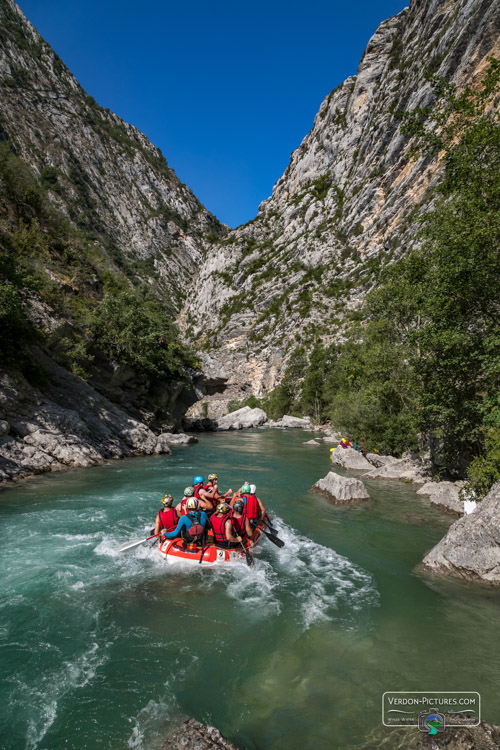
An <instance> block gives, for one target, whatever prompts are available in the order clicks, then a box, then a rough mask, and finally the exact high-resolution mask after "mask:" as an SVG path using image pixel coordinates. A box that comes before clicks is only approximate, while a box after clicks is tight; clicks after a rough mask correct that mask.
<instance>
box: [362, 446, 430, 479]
mask: <svg viewBox="0 0 500 750" xmlns="http://www.w3.org/2000/svg"><path fill="white" fill-rule="evenodd" d="M363 477H364V478H365V479H399V480H401V481H407V482H413V484H425V482H427V481H428V479H429V470H428V468H427V466H426V465H425V464H424V463H423V461H422V460H421V459H420V458H419V457H418V456H417V455H416V454H410V453H408V454H405V455H403V457H402V458H394V459H393V460H392V461H388V462H387V463H386V464H384V465H383V466H379V467H378V468H375V469H373V468H372V469H371V471H368V472H367V473H366V474H363Z"/></svg>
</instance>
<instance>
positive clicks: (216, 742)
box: [161, 719, 240, 750]
mask: <svg viewBox="0 0 500 750" xmlns="http://www.w3.org/2000/svg"><path fill="white" fill-rule="evenodd" d="M161 750H240V749H239V748H238V746H237V745H235V744H234V743H233V742H230V741H229V740H226V738H225V737H223V736H222V735H221V733H220V732H219V730H218V729H215V727H210V726H208V725H207V724H201V723H200V722H199V721H196V719H187V720H186V721H185V722H184V723H183V725H182V726H181V727H180V728H179V729H178V730H177V731H176V732H174V734H172V735H171V736H170V737H169V738H168V740H167V741H166V742H165V744H164V745H163V746H162V748H161Z"/></svg>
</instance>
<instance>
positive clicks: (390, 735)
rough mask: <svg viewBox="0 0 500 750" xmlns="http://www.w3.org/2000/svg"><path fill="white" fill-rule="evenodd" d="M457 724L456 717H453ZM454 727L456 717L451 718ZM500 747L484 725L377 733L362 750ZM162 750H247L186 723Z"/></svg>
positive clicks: (499, 733)
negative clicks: (435, 731) (430, 731)
mask: <svg viewBox="0 0 500 750" xmlns="http://www.w3.org/2000/svg"><path fill="white" fill-rule="evenodd" d="M453 719H454V720H455V721H456V715H454V716H453ZM448 720H449V721H450V723H452V717H448ZM498 747H500V726H498V725H497V724H490V723H488V722H486V721H480V723H479V725H478V726H472V727H469V726H464V727H456V726H455V727H447V728H446V729H445V731H444V732H443V733H442V734H437V735H435V736H434V737H430V736H429V735H428V734H425V733H422V732H419V731H418V730H417V729H414V731H411V729H409V728H394V729H391V728H387V727H384V726H382V725H380V726H379V727H377V728H376V729H374V730H373V732H372V733H371V734H370V736H369V737H368V738H367V742H366V744H365V745H363V748H362V750H382V749H383V748H390V749H391V750H441V748H443V749H444V748H446V749H447V750H496V748H498ZM161 750H243V749H242V748H241V747H240V746H239V745H235V744H234V743H233V742H231V741H230V740H227V739H226V738H225V737H223V736H222V735H221V733H220V732H219V730H218V729H215V727H211V726H208V725H207V724H202V723H201V722H199V721H196V719H186V721H185V722H184V723H183V724H182V726H181V727H179V729H177V730H176V731H175V732H174V733H173V734H172V735H171V736H170V737H169V738H168V739H167V741H166V742H165V743H164V745H162V747H161Z"/></svg>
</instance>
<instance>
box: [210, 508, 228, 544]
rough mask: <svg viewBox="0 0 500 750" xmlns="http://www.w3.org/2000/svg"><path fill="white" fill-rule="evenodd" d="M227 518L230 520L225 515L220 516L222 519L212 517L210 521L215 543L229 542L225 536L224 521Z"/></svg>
mask: <svg viewBox="0 0 500 750" xmlns="http://www.w3.org/2000/svg"><path fill="white" fill-rule="evenodd" d="M228 518H230V516H229V515H228V514H227V513H226V515H225V516H222V518H221V517H220V516H216V515H213V516H212V518H211V519H210V523H211V524H212V529H213V532H214V536H215V541H216V542H227V541H229V540H228V538H227V535H226V521H227V519H228Z"/></svg>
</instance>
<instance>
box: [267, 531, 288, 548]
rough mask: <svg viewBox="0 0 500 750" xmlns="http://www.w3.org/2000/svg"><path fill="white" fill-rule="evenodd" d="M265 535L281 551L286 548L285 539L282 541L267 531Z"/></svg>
mask: <svg viewBox="0 0 500 750" xmlns="http://www.w3.org/2000/svg"><path fill="white" fill-rule="evenodd" d="M263 531H264V530H263ZM264 534H265V535H266V536H267V538H268V539H269V541H270V542H272V543H273V544H275V545H276V546H277V547H279V548H280V549H281V548H282V547H284V546H285V542H284V541H283V539H280V538H279V537H277V536H274V534H269V533H268V532H267V531H264Z"/></svg>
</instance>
